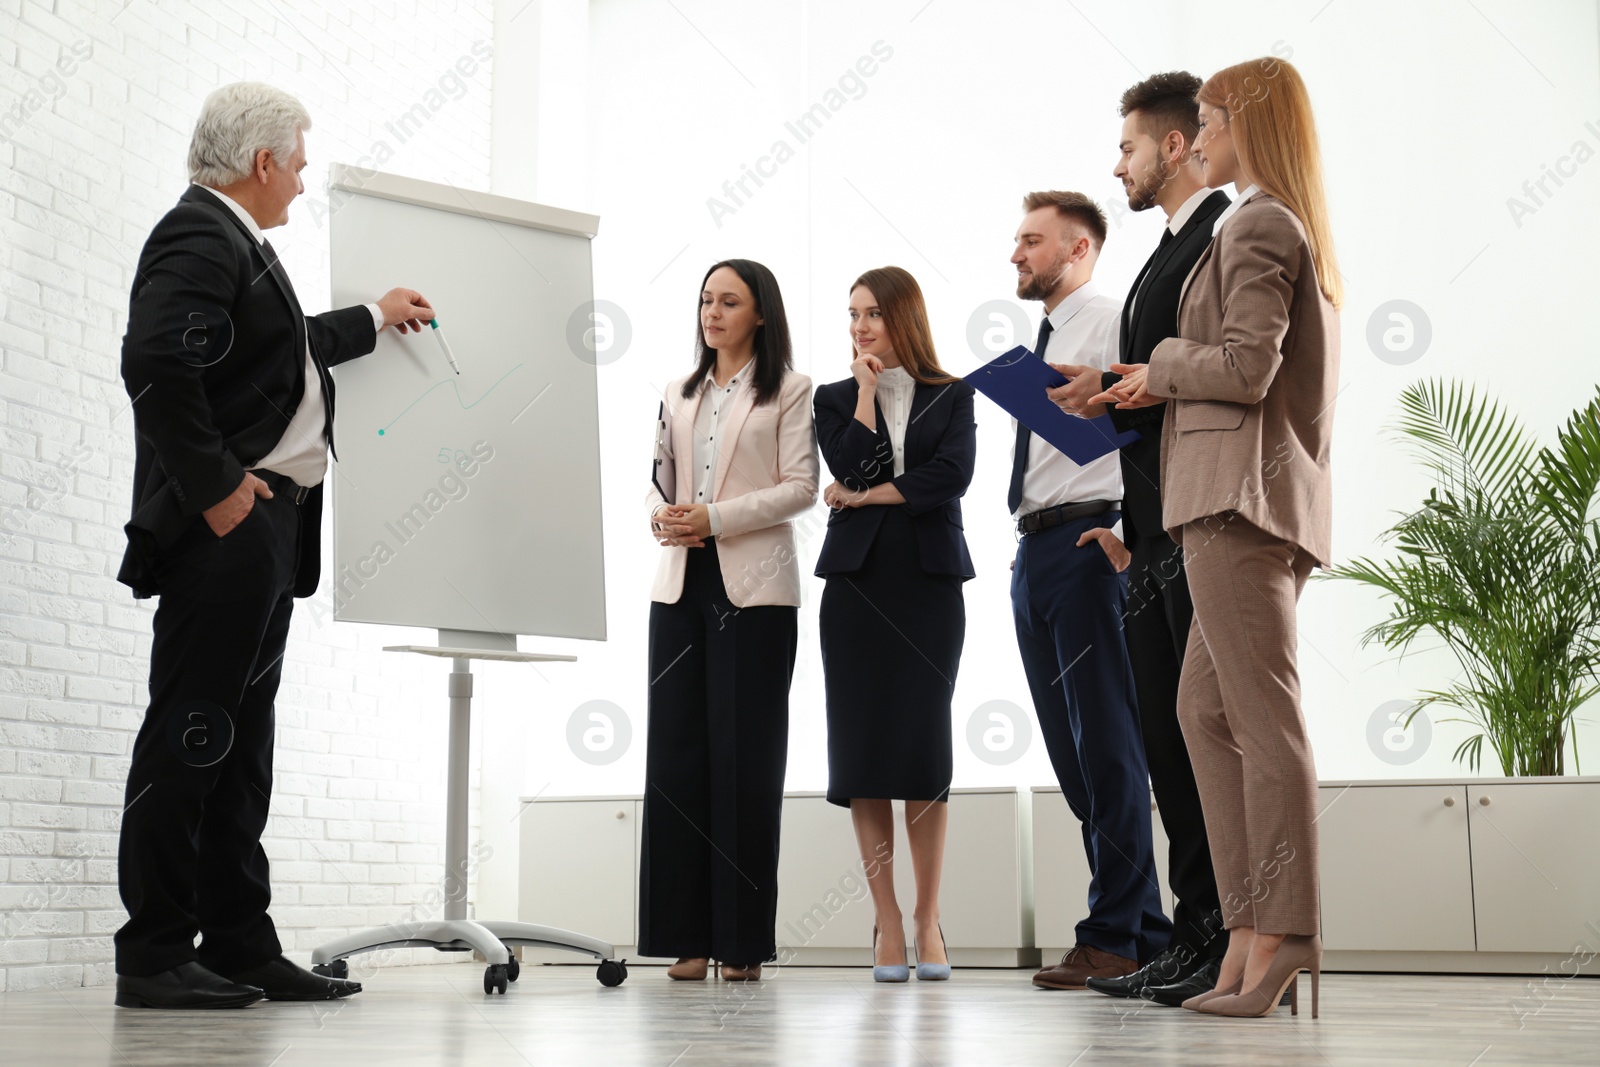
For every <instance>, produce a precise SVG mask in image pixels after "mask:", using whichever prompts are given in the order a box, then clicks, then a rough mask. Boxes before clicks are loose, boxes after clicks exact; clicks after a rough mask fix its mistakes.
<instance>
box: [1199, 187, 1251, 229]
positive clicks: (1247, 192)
mask: <svg viewBox="0 0 1600 1067" xmlns="http://www.w3.org/2000/svg"><path fill="white" fill-rule="evenodd" d="M1260 191H1261V186H1259V185H1247V186H1245V187H1244V188H1243V189H1240V190H1239V195H1238V196H1237V197H1236V198H1235V199H1234V201H1233V203H1231V204H1229V205H1228V206H1227V207H1225V208H1223V209H1222V214H1220V215H1218V216H1217V221H1216V222H1215V223H1213V224H1212V226H1211V232H1212V234H1218V233H1221V232H1222V224H1223V223H1224V222H1227V221H1228V220H1229V219H1231V218H1233V216H1234V214H1235V213H1236V212H1238V210H1239V209H1240V208H1241V207H1243V206H1244V202H1245V201H1246V200H1249V199H1250V198H1251V197H1252V196H1255V195H1256V194H1257V193H1259V192H1260Z"/></svg>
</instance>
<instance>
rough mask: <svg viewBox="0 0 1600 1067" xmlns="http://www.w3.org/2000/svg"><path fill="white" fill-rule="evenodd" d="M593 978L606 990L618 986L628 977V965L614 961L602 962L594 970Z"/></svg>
mask: <svg viewBox="0 0 1600 1067" xmlns="http://www.w3.org/2000/svg"><path fill="white" fill-rule="evenodd" d="M594 976H595V977H596V978H598V979H599V980H600V984H601V985H603V986H605V987H606V988H608V989H609V988H611V987H612V986H619V985H621V984H622V983H623V982H624V981H625V980H626V979H627V977H628V965H627V964H626V963H619V962H618V961H616V960H602V961H601V962H600V966H599V967H597V968H595V972H594Z"/></svg>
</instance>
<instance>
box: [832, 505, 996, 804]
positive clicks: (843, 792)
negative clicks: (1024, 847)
mask: <svg viewBox="0 0 1600 1067" xmlns="http://www.w3.org/2000/svg"><path fill="white" fill-rule="evenodd" d="M939 521H940V522H943V521H944V519H943V517H942V516H940V517H939ZM961 582H962V580H961V578H959V577H957V576H956V575H953V574H927V573H925V572H924V571H923V569H922V564H921V563H920V562H919V552H918V548H917V536H916V530H915V529H914V528H913V527H912V519H911V517H910V516H909V515H907V514H906V513H905V510H904V509H903V508H901V507H900V506H898V505H892V506H886V507H885V508H884V515H883V522H882V525H880V526H879V527H878V535H877V537H876V538H875V539H874V540H873V542H872V547H871V548H870V549H869V550H868V551H867V558H866V561H865V563H864V564H863V565H862V567H861V569H860V570H858V571H854V572H852V573H848V574H830V575H828V584H827V586H826V588H825V589H824V590H823V593H822V608H821V614H820V618H819V619H818V629H819V630H820V631H821V635H822V669H823V674H824V677H825V681H826V687H827V698H828V800H829V801H830V802H831V803H834V804H839V805H842V806H844V807H849V806H850V801H851V800H852V799H854V798H857V797H859V798H861V799H863V800H866V799H888V800H948V799H949V796H950V776H951V773H952V766H953V763H952V757H951V740H950V734H951V730H950V701H951V698H952V697H953V696H954V695H955V687H956V671H957V669H958V668H959V667H960V666H961V646H962V643H963V641H964V640H965V638H966V632H967V611H966V603H965V601H964V600H963V599H962V594H961Z"/></svg>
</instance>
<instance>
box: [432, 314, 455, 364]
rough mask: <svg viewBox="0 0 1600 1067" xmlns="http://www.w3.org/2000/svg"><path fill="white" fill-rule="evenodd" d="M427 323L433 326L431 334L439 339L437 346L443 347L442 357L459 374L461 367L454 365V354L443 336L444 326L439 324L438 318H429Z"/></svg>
mask: <svg viewBox="0 0 1600 1067" xmlns="http://www.w3.org/2000/svg"><path fill="white" fill-rule="evenodd" d="M428 325H429V326H432V327H433V335H434V336H435V337H437V338H438V339H439V347H440V348H442V349H444V358H445V359H448V360H449V361H450V369H451V370H453V371H455V372H456V373H457V374H460V373H461V368H460V367H458V366H456V354H455V353H454V352H452V351H450V342H449V341H446V340H445V338H444V327H442V326H440V325H439V320H438V319H433V320H431V321H430V322H429V323H428Z"/></svg>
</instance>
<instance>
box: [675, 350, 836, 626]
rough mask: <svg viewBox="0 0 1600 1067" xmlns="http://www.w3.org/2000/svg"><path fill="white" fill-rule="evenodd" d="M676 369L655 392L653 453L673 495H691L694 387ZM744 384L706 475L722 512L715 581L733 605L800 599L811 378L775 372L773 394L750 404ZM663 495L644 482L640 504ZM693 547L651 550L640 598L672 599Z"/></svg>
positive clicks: (809, 487) (811, 498)
mask: <svg viewBox="0 0 1600 1067" xmlns="http://www.w3.org/2000/svg"><path fill="white" fill-rule="evenodd" d="M689 377H691V375H684V377H682V378H678V379H676V380H675V381H673V382H672V383H671V384H669V385H668V386H667V391H666V395H665V396H664V397H663V400H664V404H663V411H662V420H663V421H664V422H665V423H666V427H665V430H664V431H663V432H662V438H661V443H662V452H663V453H664V454H665V455H666V456H667V457H668V458H670V459H671V460H672V461H673V462H672V467H673V476H674V480H675V482H676V489H675V494H674V495H675V497H676V499H677V500H678V501H680V502H682V501H686V500H690V499H692V498H693V497H694V487H693V474H694V472H693V470H692V469H691V468H692V467H693V466H694V464H693V463H692V462H690V458H689V457H690V456H692V455H693V453H694V417H695V413H696V412H697V411H699V409H700V398H701V397H702V396H703V395H704V394H703V393H701V392H700V391H698V390H696V392H695V394H694V395H693V396H691V397H689V398H688V399H685V398H684V396H683V385H684V382H685V381H687V380H688V378H689ZM753 401H754V394H753V392H752V391H751V390H748V389H746V390H741V391H740V393H739V395H738V397H737V398H736V399H735V400H734V404H733V407H732V408H731V409H729V411H728V415H727V429H726V430H725V431H724V432H725V437H726V439H727V440H728V441H731V442H732V445H731V446H730V447H728V448H721V449H718V450H717V468H716V470H715V471H714V472H713V478H712V482H711V490H712V493H711V496H712V502H713V503H715V504H716V505H717V513H718V515H719V516H721V518H722V536H720V537H718V538H717V559H718V561H719V563H720V564H721V567H722V584H723V585H724V586H725V587H726V588H727V590H728V599H729V600H730V601H731V602H732V603H733V605H734V607H738V608H743V607H756V606H760V605H769V604H782V605H789V606H791V607H798V606H799V605H800V564H799V561H798V559H797V558H796V555H795V541H794V527H793V525H792V524H791V523H790V522H789V520H790V519H792V518H793V517H794V516H796V515H798V514H800V513H801V512H803V511H806V510H807V509H809V508H810V507H811V506H812V505H813V504H815V503H816V502H817V477H818V465H817V448H816V435H815V433H814V431H813V430H812V428H811V379H810V378H808V377H806V376H805V375H804V374H796V373H795V372H793V371H790V372H788V373H787V374H785V375H784V376H783V384H782V386H781V387H780V389H779V391H778V396H777V397H776V398H774V399H773V400H771V401H769V402H767V403H766V404H763V405H761V406H760V407H756V406H755V405H754V403H753ZM661 503H664V501H663V500H662V497H661V494H660V493H659V492H657V491H656V487H655V486H654V485H652V486H651V487H650V491H649V492H648V493H647V494H645V505H646V510H647V511H653V510H654V509H655V507H656V506H657V505H658V504H661ZM703 551H705V549H701V548H678V547H676V546H673V545H668V546H665V547H663V548H662V549H661V564H660V566H659V567H657V568H656V581H655V586H654V587H653V588H652V589H651V590H650V599H651V600H656V601H660V602H661V603H663V604H674V603H677V600H678V598H679V597H680V596H682V595H683V569H684V564H685V563H686V562H687V560H688V553H690V552H703Z"/></svg>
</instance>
